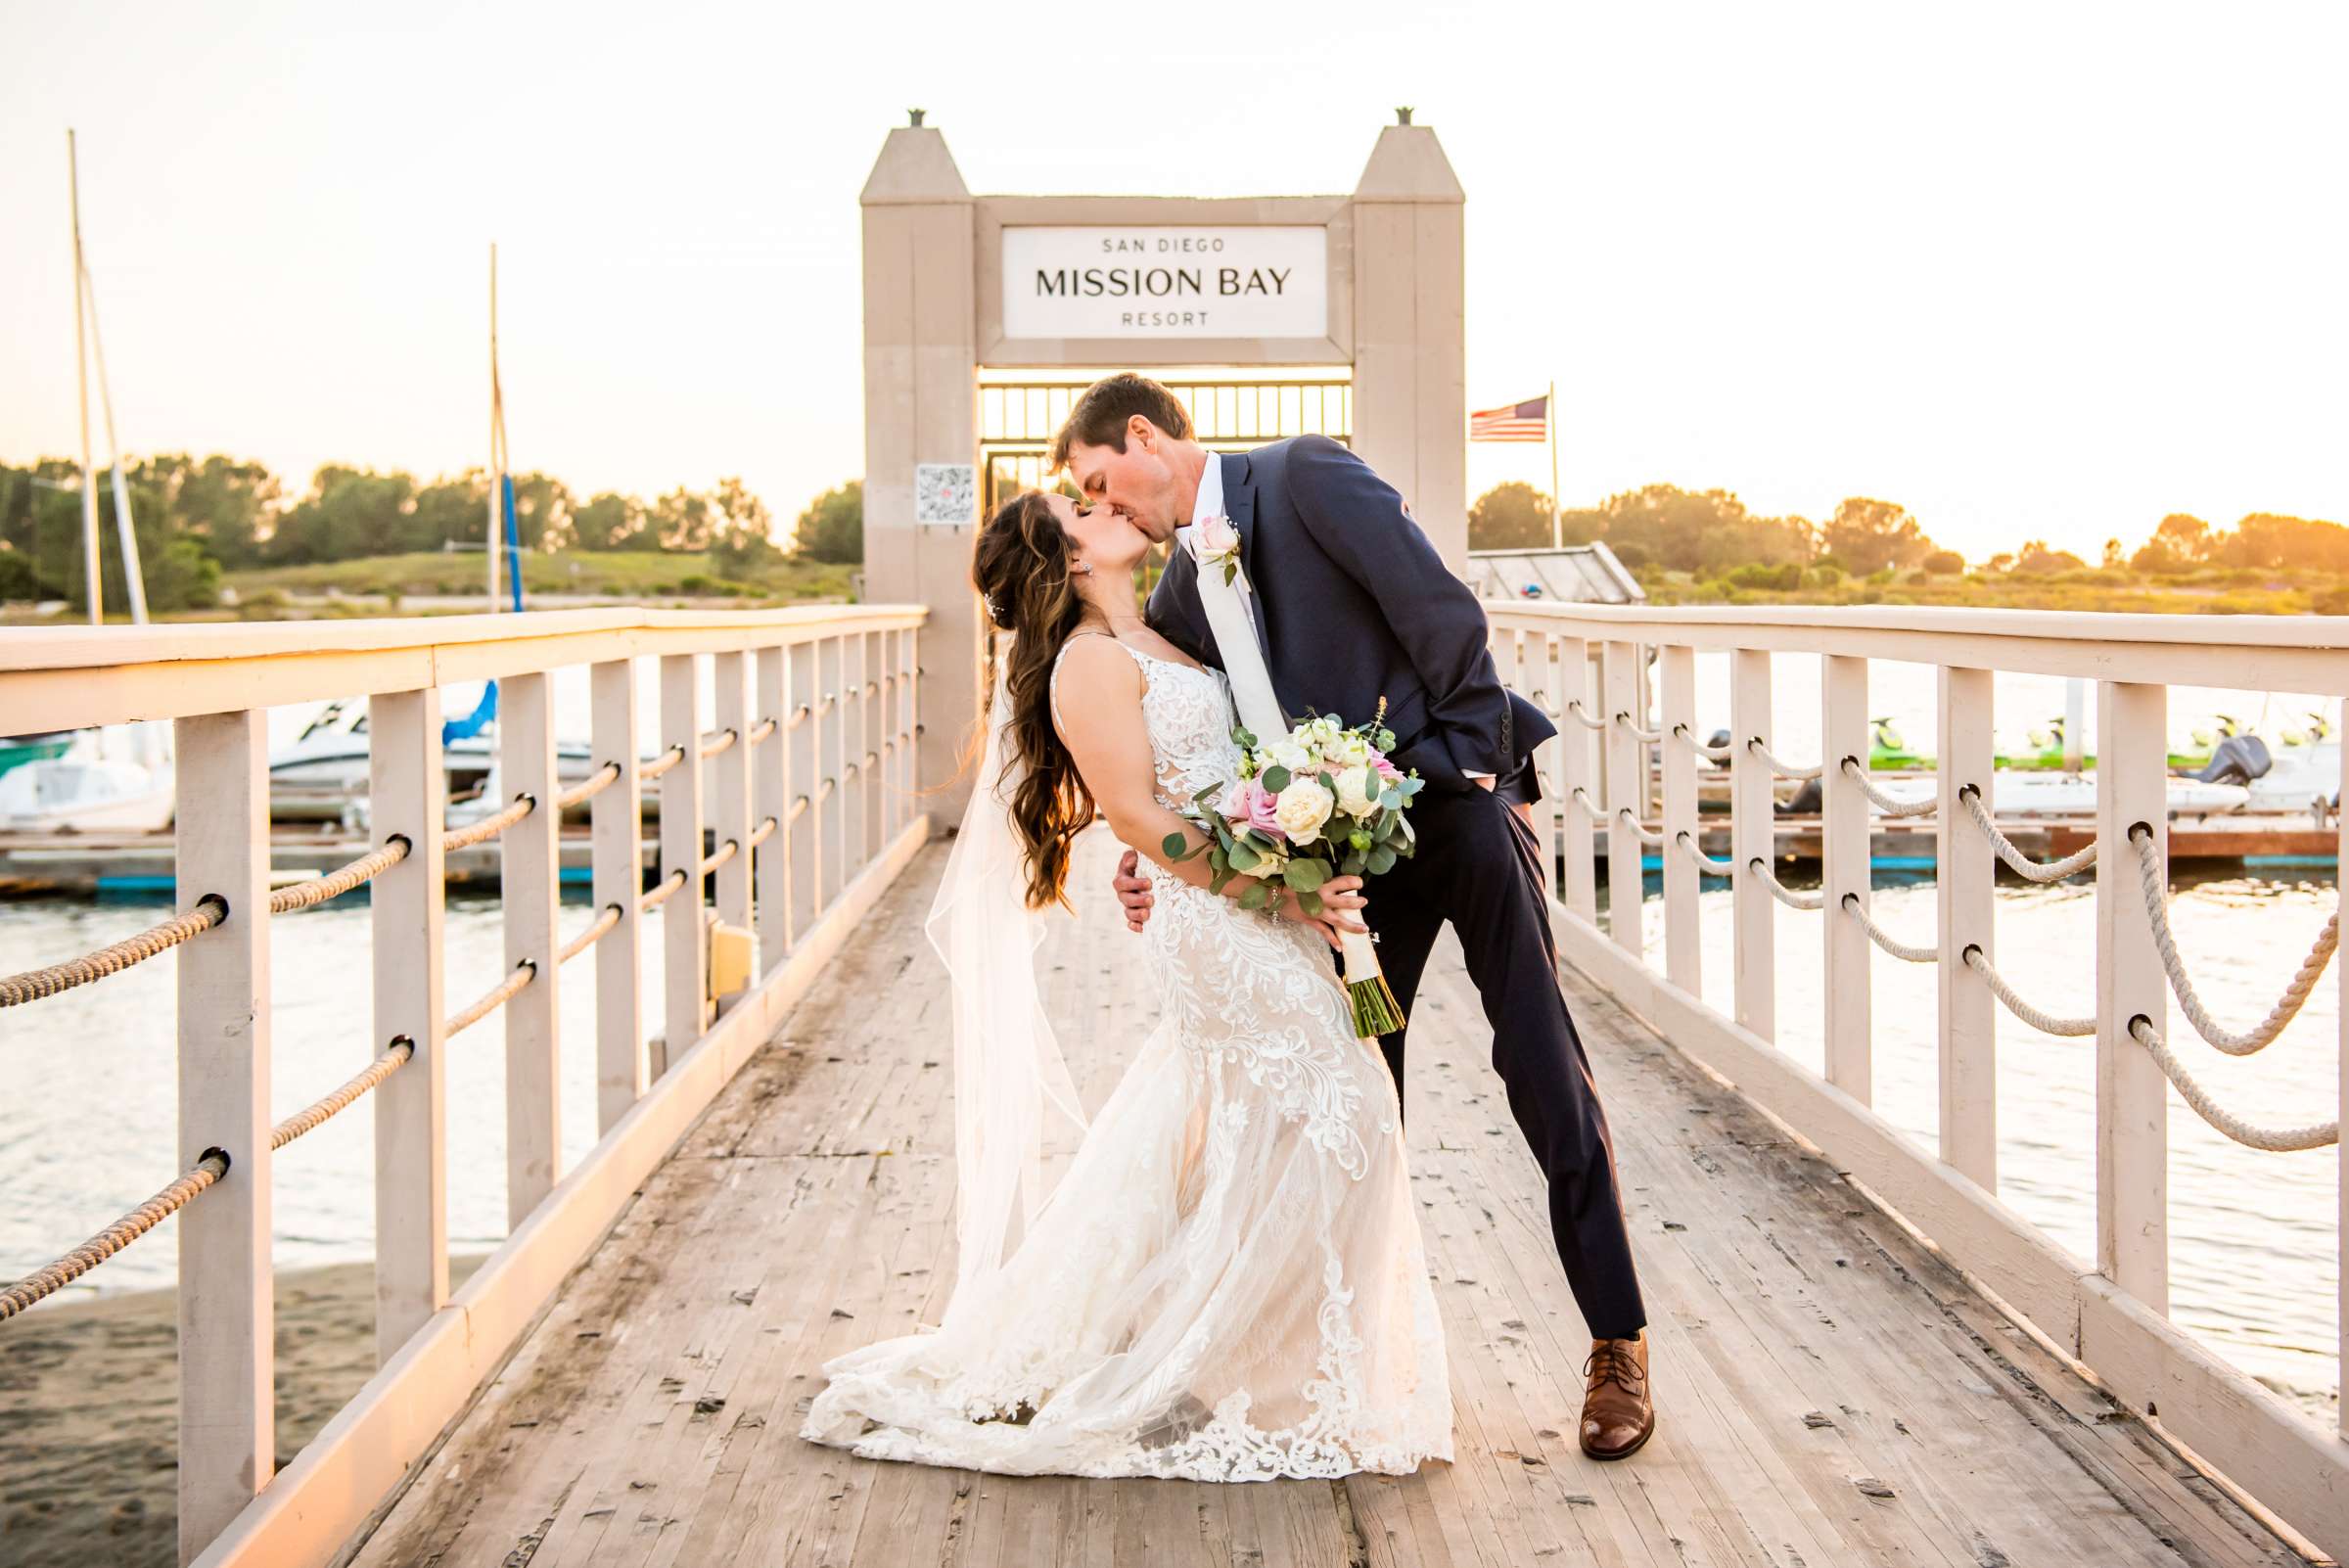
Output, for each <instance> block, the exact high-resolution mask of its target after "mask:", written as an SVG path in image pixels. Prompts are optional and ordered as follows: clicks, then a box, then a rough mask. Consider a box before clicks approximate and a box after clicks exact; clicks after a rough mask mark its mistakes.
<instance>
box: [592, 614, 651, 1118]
mask: <svg viewBox="0 0 2349 1568" xmlns="http://www.w3.org/2000/svg"><path fill="white" fill-rule="evenodd" d="M588 681H589V685H590V687H591V692H590V699H589V700H590V701H591V702H592V703H593V704H594V708H595V715H594V719H593V726H594V738H595V762H596V765H597V766H598V767H601V766H602V765H603V764H605V763H606V762H618V763H619V764H620V777H618V778H616V779H614V780H613V781H612V782H611V783H610V784H607V785H606V786H604V788H603V789H602V790H601V791H599V792H598V793H597V794H596V795H595V797H594V798H593V799H592V800H590V801H589V802H588V803H587V809H588V811H589V813H590V821H591V823H592V824H593V832H594V860H595V873H594V874H595V907H596V911H597V912H598V913H599V914H600V913H601V912H602V911H604V910H606V909H610V908H615V907H617V908H618V909H619V910H620V923H619V924H617V925H615V926H614V927H613V928H612V929H611V930H610V931H607V932H605V933H604V935H603V938H602V939H601V940H600V941H598V942H597V943H596V945H595V1122H596V1133H597V1135H598V1136H599V1137H600V1136H601V1135H602V1134H604V1133H606V1132H609V1131H611V1130H612V1124H613V1123H615V1122H617V1121H619V1120H620V1119H621V1118H622V1116H625V1115H626V1114H627V1111H628V1107H629V1106H631V1105H634V1104H635V1103H636V1101H637V1100H638V1098H640V1097H641V1096H642V1095H643V1093H644V1087H645V1071H644V1025H643V1017H642V1014H643V1009H642V1006H641V1004H640V1001H639V996H640V993H641V988H642V986H643V978H642V977H643V969H642V968H641V966H640V955H641V952H642V946H643V941H644V919H643V916H642V915H641V913H640V912H639V911H638V909H637V900H638V899H641V898H642V897H643V896H644V779H643V776H642V774H641V772H640V771H639V769H638V767H637V761H636V662H635V661H634V660H632V659H613V660H608V661H606V662H605V663H603V664H600V665H597V666H596V667H595V668H594V670H593V672H592V673H591V674H590V675H589V677H588Z"/></svg>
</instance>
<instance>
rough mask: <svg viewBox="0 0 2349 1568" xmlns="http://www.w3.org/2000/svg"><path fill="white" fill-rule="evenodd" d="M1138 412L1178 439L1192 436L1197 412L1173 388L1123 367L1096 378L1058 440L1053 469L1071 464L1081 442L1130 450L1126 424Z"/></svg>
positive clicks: (1052, 455) (1054, 447)
mask: <svg viewBox="0 0 2349 1568" xmlns="http://www.w3.org/2000/svg"><path fill="white" fill-rule="evenodd" d="M1136 414H1139V415H1141V416H1142V417H1143V418H1144V419H1146V420H1148V421H1150V423H1151V424H1153V425H1156V426H1157V427H1158V428H1159V429H1160V430H1163V431H1165V432H1166V433H1167V434H1168V435H1170V436H1172V437H1174V438H1175V439H1176V440H1185V441H1187V440H1189V439H1190V438H1191V416H1190V415H1189V414H1186V413H1184V412H1183V408H1182V404H1181V402H1179V401H1178V400H1177V399H1176V398H1175V396H1174V393H1173V392H1169V391H1167V390H1166V389H1165V388H1164V387H1161V386H1160V385H1159V384H1158V383H1157V382H1155V381H1152V380H1151V379H1150V378H1149V377H1147V376H1137V375H1135V374H1134V373H1133V372H1132V371H1130V370H1127V371H1121V372H1119V373H1118V374H1117V375H1115V376H1106V377H1104V378H1102V379H1101V380H1099V381H1096V382H1094V383H1093V384H1092V385H1091V386H1090V387H1087V388H1086V389H1085V390H1084V392H1082V394H1081V395H1080V396H1079V397H1078V399H1077V405H1076V406H1075V407H1074V408H1071V409H1070V410H1069V417H1068V418H1067V419H1066V420H1064V421H1062V423H1061V427H1060V434H1059V435H1057V436H1055V437H1053V438H1052V452H1051V468H1052V470H1053V471H1055V472H1057V471H1058V470H1060V469H1063V468H1066V467H1068V464H1069V453H1070V452H1071V451H1072V450H1074V449H1075V448H1077V447H1079V446H1107V447H1109V448H1111V449H1112V450H1114V451H1120V452H1122V451H1124V450H1126V422H1127V421H1128V420H1129V419H1131V418H1132V417H1133V416H1134V415H1136Z"/></svg>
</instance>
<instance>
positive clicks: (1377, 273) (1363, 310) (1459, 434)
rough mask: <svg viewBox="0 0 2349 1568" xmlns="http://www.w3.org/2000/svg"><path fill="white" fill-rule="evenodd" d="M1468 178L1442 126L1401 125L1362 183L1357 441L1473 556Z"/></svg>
mask: <svg viewBox="0 0 2349 1568" xmlns="http://www.w3.org/2000/svg"><path fill="white" fill-rule="evenodd" d="M1463 200H1464V198H1463V196H1462V193H1461V191H1460V182H1459V179H1458V177H1457V176H1455V175H1454V174H1453V173H1452V171H1451V161H1450V160H1449V159H1447V158H1446V157H1445V156H1444V149H1443V147H1442V146H1441V145H1440V144H1439V143H1438V142H1437V141H1436V133H1435V132H1434V131H1432V130H1430V129H1429V128H1428V127H1426V126H1424V125H1410V124H1403V125H1389V126H1387V127H1386V128H1385V129H1384V130H1382V131H1380V132H1379V133H1378V145H1377V146H1376V147H1375V148H1373V149H1372V150H1371V153H1370V161H1369V164H1368V165H1367V166H1366V167H1364V168H1363V170H1362V178H1361V181H1360V183H1359V185H1357V186H1356V187H1355V192H1354V268H1355V273H1354V449H1355V450H1356V451H1358V452H1359V453H1360V454H1361V455H1362V457H1363V459H1364V460H1365V461H1366V462H1368V463H1369V464H1370V466H1371V467H1373V468H1375V469H1377V470H1378V471H1379V473H1380V474H1382V475H1384V476H1385V477H1386V479H1387V482H1388V483H1389V484H1393V485H1394V486H1395V487H1396V488H1397V489H1399V490H1401V491H1402V492H1403V495H1404V499H1405V500H1406V501H1408V502H1409V503H1410V507H1411V515H1412V516H1413V517H1416V518H1417V519H1418V520H1419V526H1420V527H1421V528H1423V529H1425V530H1427V533H1428V536H1429V537H1430V538H1431V539H1433V540H1434V541H1435V544H1436V548H1437V549H1438V550H1440V551H1442V552H1443V555H1444V559H1445V560H1446V561H1448V562H1450V563H1451V569H1452V570H1453V571H1454V572H1462V571H1464V570H1465V569H1466V567H1467V564H1468V401H1467V370H1466V347H1465V337H1464V333H1463V327H1462V320H1461V293H1462V290H1463V288H1464V280H1463V277H1462V271H1461V254H1462V244H1461V227H1460V215H1461V204H1462V201H1463Z"/></svg>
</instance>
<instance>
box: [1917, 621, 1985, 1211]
mask: <svg viewBox="0 0 2349 1568" xmlns="http://www.w3.org/2000/svg"><path fill="white" fill-rule="evenodd" d="M1939 684H1940V700H1939V704H1938V709H1939V716H1938V719H1937V720H1936V723H1935V726H1934V728H1935V733H1936V737H1937V741H1938V744H1937V747H1936V750H1937V752H1938V756H1939V761H1938V764H1937V768H1938V771H1937V774H1936V777H1937V778H1938V781H1939V790H1940V798H1939V803H1938V806H1937V808H1936V815H1935V818H1934V827H1933V853H1934V866H1935V871H1934V877H1933V885H1934V894H1935V898H1934V902H1935V905H1936V906H1937V908H1938V911H1939V917H1940V930H1941V962H1940V963H1939V964H1938V965H1937V966H1936V975H1935V978H1936V980H1937V981H1938V985H1937V987H1936V993H1937V995H1938V997H1939V1009H1938V1010H1939V1014H1940V1018H1939V1023H1940V1028H1939V1029H1938V1030H1937V1031H1936V1035H1937V1038H1938V1040H1939V1060H1940V1064H1941V1158H1942V1163H1943V1164H1945V1165H1949V1166H1953V1167H1955V1168H1956V1169H1957V1170H1958V1171H1959V1172H1961V1173H1963V1174H1964V1175H1965V1176H1969V1177H1971V1178H1972V1180H1973V1182H1974V1184H1975V1185H1977V1186H1979V1187H1981V1188H1982V1190H1984V1191H1985V1192H1996V1191H1998V1190H1999V1031H1998V1024H1999V1020H1998V1012H1997V1007H1998V998H1997V997H1995V996H1993V995H1992V994H1991V992H1990V986H1989V984H1988V983H1987V982H1986V981H1984V980H1983V978H1982V977H1981V976H1980V975H1978V974H1976V973H1975V972H1974V970H1973V967H1972V966H1971V965H1969V964H1967V963H1966V961H1965V952H1966V949H1967V948H1969V947H1979V948H1981V949H1982V956H1983V957H1984V958H1985V959H1989V960H1994V961H1995V960H1996V959H1997V957H1998V947H1997V945H1996V943H1995V941H1994V940H1993V939H1994V937H1995V935H1996V929H1997V924H1998V921H1997V911H1996V909H1995V907H1994V903H1993V899H1994V896H1995V894H1996V891H1997V888H1998V861H1997V858H1996V857H1995V855H1994V853H1993V852H1992V850H1991V847H1990V841H1989V840H1988V839H1986V838H1984V837H1983V836H1982V830H1981V829H1980V828H1977V827H1976V826H1974V822H1973V817H1972V814H1971V813H1970V812H1968V811H1967V810H1966V807H1965V802H1964V801H1963V800H1962V799H1960V795H1961V793H1962V792H1963V791H1964V790H1965V789H1967V788H1968V787H1969V786H1970V787H1971V788H1972V789H1974V790H1975V791H1977V792H1979V798H1980V800H1981V803H1982V806H1983V807H1984V809H1986V810H1987V809H1990V808H1991V807H1993V805H1994V802H1993V799H1992V779H1991V774H1992V770H1993V768H1994V767H1995V766H1996V765H1997V764H1996V762H1995V761H1994V760H1993V753H1992V746H1991V685H1992V681H1991V672H1990V671H1989V670H1987V669H1952V668H1950V667H1949V666H1947V665H1945V666H1943V667H1942V668H1941V671H1940V683H1939Z"/></svg>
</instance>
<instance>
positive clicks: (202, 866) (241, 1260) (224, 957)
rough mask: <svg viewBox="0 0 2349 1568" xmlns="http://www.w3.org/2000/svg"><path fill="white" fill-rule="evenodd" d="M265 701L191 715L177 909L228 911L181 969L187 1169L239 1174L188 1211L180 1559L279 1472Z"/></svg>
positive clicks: (184, 735) (182, 1129)
mask: <svg viewBox="0 0 2349 1568" xmlns="http://www.w3.org/2000/svg"><path fill="white" fill-rule="evenodd" d="M267 717H268V715H267V713H266V712H265V711H261V710H248V711H246V712H243V713H234V714H214V715H207V716H206V717H202V718H183V719H180V720H179V721H178V723H177V724H176V725H175V726H174V747H173V755H174V757H175V758H176V760H177V761H176V763H175V766H176V768H177V773H178V780H179V783H178V798H179V800H180V802H181V809H180V811H179V813H178V850H177V865H178V906H179V908H180V909H181V910H182V911H183V912H184V911H186V910H189V909H193V908H194V907H195V906H196V903H197V900H199V899H203V898H204V897H205V896H206V895H207V894H216V895H218V896H219V897H220V898H222V899H226V900H227V903H228V918H227V919H226V920H224V921H222V922H221V923H220V924H219V925H217V926H215V927H213V928H212V929H211V930H209V931H207V932H205V933H204V934H203V935H201V936H199V937H197V938H195V939H194V940H193V941H191V942H190V943H189V944H188V945H186V946H185V947H184V948H183V949H182V950H181V953H180V956H179V958H178V960H177V968H178V970H179V1169H180V1170H182V1171H185V1170H187V1169H189V1168H190V1167H192V1166H194V1165H195V1164H196V1162H197V1161H199V1160H201V1159H202V1158H204V1156H205V1154H206V1153H207V1151H209V1150H212V1149H215V1148H216V1149H220V1150H222V1151H224V1152H225V1153H226V1154H227V1155H228V1158H229V1166H228V1174H227V1175H226V1176H222V1177H221V1178H220V1179H219V1180H218V1181H216V1182H214V1183H213V1184H212V1186H211V1187H210V1188H209V1189H207V1191H205V1192H203V1193H200V1194H198V1196H197V1198H196V1200H195V1201H194V1202H193V1203H191V1204H189V1205H188V1206H187V1207H186V1208H184V1209H182V1210H181V1211H180V1212H179V1560H180V1562H181V1563H183V1564H185V1563H187V1562H190V1561H192V1560H194V1558H195V1557H196V1555H197V1554H198V1553H199V1552H201V1551H203V1550H204V1548H205V1547H206V1546H207V1545H210V1544H211V1541H212V1538H213V1537H214V1536H217V1535H218V1534H219V1533H220V1532H221V1530H222V1529H223V1528H225V1527H226V1526H227V1524H228V1522H229V1521H230V1520H231V1519H233V1518H235V1517H236V1515H237V1513H238V1512H239V1510H241V1509H242V1508H244V1506H245V1505H246V1504H247V1503H249V1502H251V1501H252V1500H253V1495H254V1494H255V1493H257V1492H259V1491H260V1490H261V1488H262V1487H264V1486H266V1485H267V1484H268V1482H269V1477H270V1475H271V1474H272V1473H273V1472H274V1471H275V1469H276V1466H277V1439H276V1408H277V1407H276V1396H275V1392H274V1389H273V1383H274V1380H275V1377H274V1370H273V1357H274V1351H275V1341H274V1334H275V1327H274V1324H275V1305H276V1292H275V1288H274V1282H273V1277H272V1275H271V1272H270V1258H269V1236H270V1175H269V1168H270V1152H269V1129H270V1118H269V774H268V759H269V737H268V731H267V728H266V725H265V722H264V720H265V719H266V718H267Z"/></svg>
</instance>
